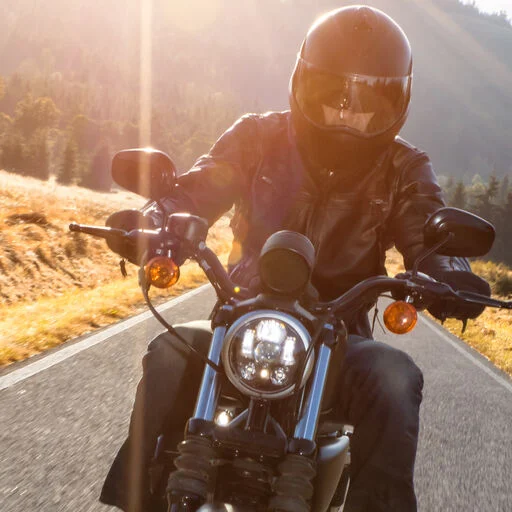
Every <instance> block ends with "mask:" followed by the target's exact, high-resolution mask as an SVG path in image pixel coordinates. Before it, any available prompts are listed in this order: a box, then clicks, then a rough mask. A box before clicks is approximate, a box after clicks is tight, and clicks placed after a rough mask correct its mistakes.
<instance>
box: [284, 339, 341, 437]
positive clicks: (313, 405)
mask: <svg viewBox="0 0 512 512" xmlns="http://www.w3.org/2000/svg"><path fill="white" fill-rule="evenodd" d="M331 353H332V349H331V347H329V346H328V345H326V344H322V345H321V346H320V350H319V353H318V358H317V360H316V364H315V370H314V374H313V379H312V383H311V388H310V389H309V392H308V395H307V398H306V402H305V405H304V407H303V409H302V414H301V417H300V419H299V422H298V423H297V426H296V427H295V433H294V436H293V437H294V438H295V439H306V440H308V441H313V442H314V441H315V436H316V430H317V427H318V420H319V417H320V409H321V406H322V397H323V394H324V389H325V383H326V382H327V374H328V370H329V361H330V359H331Z"/></svg>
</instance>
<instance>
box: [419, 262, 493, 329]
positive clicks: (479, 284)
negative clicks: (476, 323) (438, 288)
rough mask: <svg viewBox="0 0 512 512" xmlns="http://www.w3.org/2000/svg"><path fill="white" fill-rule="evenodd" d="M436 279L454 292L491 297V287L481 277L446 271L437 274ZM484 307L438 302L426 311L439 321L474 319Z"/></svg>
mask: <svg viewBox="0 0 512 512" xmlns="http://www.w3.org/2000/svg"><path fill="white" fill-rule="evenodd" d="M435 277H436V279H437V280H438V281H441V282H443V283H446V284H447V285H449V286H450V287H451V288H453V290H455V291H459V290H461V291H467V292H473V293H478V294H480V295H485V296H487V297H490V296H491V287H490V286H489V283H488V282H487V281H486V280H485V279H482V278H481V277H479V276H477V275H476V274H473V273H472V272H467V271H464V270H446V271H442V272H440V273H439V274H437V275H436V276H435ZM484 309H485V306H480V305H478V304H471V303H468V302H463V301H457V302H453V301H439V302H436V303H434V304H432V305H431V306H429V308H428V311H429V313H430V314H431V315H433V316H435V317H436V318H438V319H440V320H445V319H446V318H448V317H451V318H457V319H459V320H467V319H469V318H476V317H477V316H479V315H481V314H482V312H483V311H484Z"/></svg>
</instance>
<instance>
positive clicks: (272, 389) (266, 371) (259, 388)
mask: <svg viewBox="0 0 512 512" xmlns="http://www.w3.org/2000/svg"><path fill="white" fill-rule="evenodd" d="M310 345H311V336H310V334H309V332H308V331H307V330H306V328H305V327H304V326H303V325H302V324H301V323H300V322H299V321H298V320H297V319H295V318H294V317H292V316H290V315H288V314H286V313H279V312H276V311H272V310H268V311H267V310H259V311H254V312H251V313H247V314H245V315H243V316H241V317H240V318H239V319H238V320H237V321H236V322H234V323H233V325H232V326H231V327H230V328H229V329H228V331H227V333H226V337H225V341H224V346H223V349H222V362H223V364H224V369H225V370H226V375H227V376H228V378H229V380H230V381H231V383H232V384H233V385H234V386H235V387H236V388H237V389H238V390H240V391H241V392H242V393H244V394H246V395H249V396H254V397H259V398H265V399H270V400H272V399H277V398H283V397H285V396H288V395H291V394H292V393H293V392H294V390H295V385H296V383H297V382H298V380H299V378H300V377H299V375H298V374H297V372H298V371H300V369H302V368H305V371H304V375H303V377H302V379H301V380H300V386H301V387H302V386H303V385H304V384H305V383H306V381H307V379H308V377H309V375H310V373H311V370H312V367H313V359H314V354H313V351H311V354H310V356H309V359H308V361H307V363H306V364H305V365H304V359H305V357H306V354H307V352H308V349H309V346H310Z"/></svg>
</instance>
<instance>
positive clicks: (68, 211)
mask: <svg viewBox="0 0 512 512" xmlns="http://www.w3.org/2000/svg"><path fill="white" fill-rule="evenodd" d="M142 204H144V200H143V199H142V198H140V197H138V196H136V195H134V194H130V193H127V192H117V193H110V194H106V193H97V192H92V191H90V190H87V189H83V188H80V187H64V186H60V185H57V184H55V183H52V182H41V181H38V180H35V179H30V178H24V177H20V176H17V175H13V174H10V173H6V172H3V171H0V229H1V231H0V366H1V365H5V364H9V363H11V362H14V361H19V360H21V359H25V358H27V357H29V356H31V355H34V354H37V353H39V352H41V351H43V350H46V349H48V348H51V347H53V346H56V345H58V344H60V343H63V342H65V341H67V340H69V339H72V338H74V337H76V336H79V335H82V334H85V333H87V332H89V331H91V330H93V329H95V328H97V327H100V326H105V325H108V324H110V323H113V322H116V321H118V320H119V319H121V318H125V317H127V316H130V315H132V314H134V313H136V312H138V311H140V310H141V309H142V308H143V307H144V300H143V297H142V294H141V292H140V290H139V288H138V285H137V282H136V278H135V275H136V267H134V266H132V265H128V272H129V274H130V276H131V277H129V278H127V279H124V278H122V277H121V274H120V272H119V266H118V262H119V257H118V256H117V255H115V254H113V253H112V252H111V251H109V250H108V248H107V246H106V243H105V242H104V241H103V240H100V239H95V238H92V237H88V236H86V235H81V234H77V233H70V232H69V230H68V225H69V223H70V222H80V223H82V224H97V225H104V222H105V219H106V217H107V216H108V215H109V214H111V213H112V212H114V211H117V210H120V209H123V208H138V207H140V206H142ZM229 243H230V232H229V230H228V219H227V218H223V219H221V220H220V221H219V222H218V223H217V224H216V225H215V226H214V228H213V229H212V230H211V232H210V235H209V240H208V244H209V246H210V247H211V248H212V249H213V250H215V251H216V252H217V253H218V254H222V255H223V256H224V258H225V257H226V255H227V251H228V248H229ZM203 281H204V278H203V275H202V272H201V271H200V270H199V269H198V268H197V266H196V265H195V264H187V265H185V266H184V267H183V268H182V273H181V279H180V282H179V284H178V286H176V287H175V288H173V289H172V291H171V292H170V293H169V292H161V293H160V295H162V296H163V297H166V296H167V297H168V296H171V295H176V294H177V293H180V292H182V291H184V290H186V289H189V288H194V287H196V286H197V284H199V283H200V282H203ZM154 293H156V292H154ZM154 293H153V294H154ZM160 300H162V297H161V298H160Z"/></svg>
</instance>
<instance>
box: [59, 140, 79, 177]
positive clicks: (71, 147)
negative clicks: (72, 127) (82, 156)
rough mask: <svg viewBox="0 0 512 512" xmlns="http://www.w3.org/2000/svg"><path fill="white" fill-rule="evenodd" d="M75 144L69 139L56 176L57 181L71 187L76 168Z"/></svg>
mask: <svg viewBox="0 0 512 512" xmlns="http://www.w3.org/2000/svg"><path fill="white" fill-rule="evenodd" d="M76 159H77V154H76V143H75V141H74V139H73V137H69V139H68V142H67V144H66V147H65V149H64V153H63V155H62V163H61V166H60V169H59V172H58V174H57V181H58V182H59V183H62V184H63V185H71V184H72V183H73V180H74V179H75V176H76V168H77V165H76V164H77V160H76Z"/></svg>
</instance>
